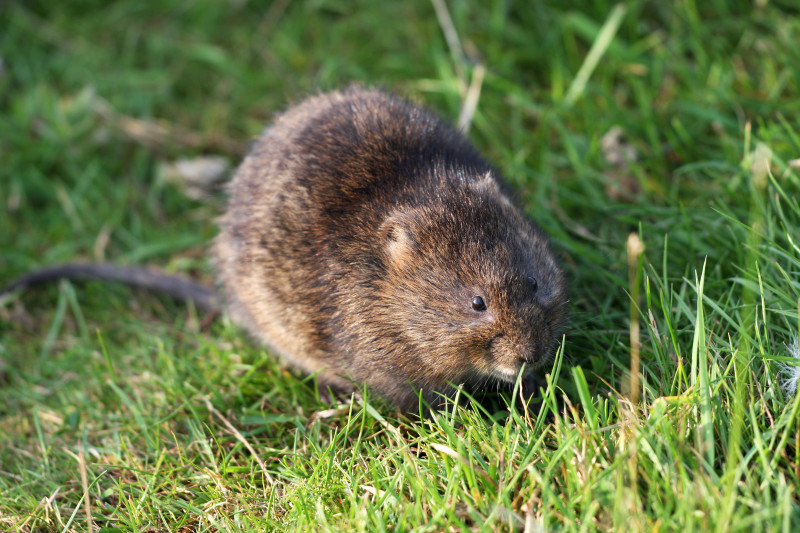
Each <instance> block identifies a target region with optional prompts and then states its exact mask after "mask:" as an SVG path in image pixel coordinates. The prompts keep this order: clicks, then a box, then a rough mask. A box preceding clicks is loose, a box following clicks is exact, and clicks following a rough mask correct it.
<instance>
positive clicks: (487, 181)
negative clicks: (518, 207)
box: [470, 171, 512, 207]
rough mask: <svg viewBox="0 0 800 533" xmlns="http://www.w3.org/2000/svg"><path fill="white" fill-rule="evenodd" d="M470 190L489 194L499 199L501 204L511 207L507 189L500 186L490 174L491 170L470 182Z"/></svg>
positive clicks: (482, 194)
mask: <svg viewBox="0 0 800 533" xmlns="http://www.w3.org/2000/svg"><path fill="white" fill-rule="evenodd" d="M470 187H472V190H474V191H475V192H477V193H478V194H479V195H481V196H484V195H485V196H490V197H494V198H496V199H497V200H499V201H500V202H501V203H502V204H503V205H505V206H507V207H511V206H512V203H511V200H510V199H509V197H508V194H507V191H505V190H504V188H503V187H501V185H500V183H499V182H498V181H497V178H495V177H494V176H493V175H492V172H491V171H489V172H486V173H485V174H484V175H483V176H481V177H480V178H478V179H477V180H475V181H473V182H471V183H470Z"/></svg>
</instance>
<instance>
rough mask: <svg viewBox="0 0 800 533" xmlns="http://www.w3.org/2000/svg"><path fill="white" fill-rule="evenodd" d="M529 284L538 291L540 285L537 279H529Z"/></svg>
mask: <svg viewBox="0 0 800 533" xmlns="http://www.w3.org/2000/svg"><path fill="white" fill-rule="evenodd" d="M528 283H529V284H530V286H531V289H533V290H536V289H537V288H539V283H538V282H537V281H536V278H532V277H530V276H529V277H528Z"/></svg>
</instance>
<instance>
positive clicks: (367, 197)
mask: <svg viewBox="0 0 800 533" xmlns="http://www.w3.org/2000/svg"><path fill="white" fill-rule="evenodd" d="M229 194H230V199H229V205H228V209H227V213H226V214H225V215H224V216H223V217H222V219H221V233H220V235H219V237H218V238H217V240H216V243H215V246H214V256H215V264H216V269H217V272H218V278H219V281H220V283H221V284H222V285H223V287H224V290H225V293H226V297H227V300H228V306H229V310H230V313H231V314H232V316H233V318H234V319H235V320H236V321H238V322H239V323H240V324H242V325H243V326H244V327H245V329H247V330H248V331H249V332H250V333H251V334H252V335H253V336H254V337H256V338H257V339H259V340H260V341H262V342H263V343H264V344H266V345H267V346H268V347H270V348H271V349H273V350H274V351H275V352H277V353H278V354H280V355H281V356H283V357H284V358H285V359H286V360H287V361H289V362H290V363H291V364H293V365H295V366H297V367H300V368H302V369H304V370H305V371H308V372H318V373H319V374H318V378H319V380H320V383H321V384H322V385H323V386H331V387H332V388H333V389H334V390H348V389H350V390H352V386H353V384H361V383H366V384H367V385H368V386H369V387H371V388H372V389H373V390H374V391H376V392H378V393H380V394H381V395H383V396H385V397H387V398H388V399H390V400H391V401H392V402H394V403H395V405H397V406H398V407H399V408H401V409H404V410H414V409H415V408H416V407H417V405H418V399H417V395H416V392H415V391H416V390H422V391H423V397H424V398H425V400H427V401H428V402H430V403H437V402H438V394H437V393H442V394H445V395H448V394H451V393H452V391H453V389H452V387H451V385H459V384H465V385H468V386H472V387H480V386H484V385H486V384H489V383H492V384H493V383H496V382H502V383H513V381H514V379H515V377H516V374H518V372H519V370H520V368H521V366H522V363H523V362H525V363H527V367H528V368H537V367H541V366H542V365H543V364H545V363H546V362H547V361H549V360H550V357H551V354H552V351H553V349H554V346H555V344H556V341H557V336H558V332H559V329H560V326H561V323H562V320H563V316H564V308H565V304H566V291H565V280H564V276H563V273H562V271H561V268H560V267H559V265H558V262H557V260H556V258H555V256H554V255H553V252H552V251H551V249H550V246H549V243H548V238H547V236H546V235H545V234H544V232H543V231H542V230H541V229H539V228H538V227H537V226H536V225H534V224H533V223H531V222H529V221H527V220H525V219H524V218H523V217H522V215H521V213H520V211H519V210H518V209H517V208H516V207H515V206H514V205H513V203H512V202H511V201H510V200H509V198H508V196H507V195H506V193H505V192H504V189H503V185H502V184H501V182H500V181H499V178H498V175H497V173H496V172H495V171H494V170H493V169H492V168H491V167H490V166H489V164H488V163H486V162H485V161H484V159H483V158H481V156H480V155H478V154H477V152H476V151H475V150H474V149H473V148H472V147H471V146H470V144H469V143H468V142H467V141H466V140H465V139H464V138H463V137H462V136H461V135H460V134H458V133H456V132H455V131H454V130H452V129H451V128H450V127H449V126H447V125H445V124H444V123H443V122H441V121H440V120H439V119H438V118H437V117H436V116H435V115H434V114H432V113H430V112H429V111H427V110H425V109H423V108H421V107H418V106H416V105H414V104H411V103H409V102H406V101H405V100H402V99H399V98H396V97H393V96H390V95H388V94H385V93H383V92H380V91H376V90H367V89H362V88H357V87H354V88H351V89H349V90H347V91H342V92H331V93H328V94H322V95H319V96H315V97H312V98H309V99H308V100H306V101H304V102H302V103H300V104H299V105H297V106H295V107H292V108H290V109H289V110H288V111H286V112H285V113H283V114H282V115H280V116H279V117H278V118H277V119H276V120H275V122H274V124H273V125H272V126H271V127H270V128H269V129H267V130H266V132H265V133H264V134H263V135H262V136H261V138H260V139H258V141H257V142H256V143H255V145H254V147H253V149H252V151H251V152H250V154H249V155H248V156H247V158H246V159H245V160H244V162H243V163H242V165H241V167H240V168H239V170H238V172H237V174H236V176H235V177H234V179H233V181H232V182H231V184H230V188H229ZM529 278H535V280H536V282H537V285H538V287H534V286H533V285H532V282H531V281H530V279H529ZM476 295H479V296H481V297H482V298H483V299H484V301H485V304H486V309H485V310H475V309H473V307H472V298H473V297H474V296H476Z"/></svg>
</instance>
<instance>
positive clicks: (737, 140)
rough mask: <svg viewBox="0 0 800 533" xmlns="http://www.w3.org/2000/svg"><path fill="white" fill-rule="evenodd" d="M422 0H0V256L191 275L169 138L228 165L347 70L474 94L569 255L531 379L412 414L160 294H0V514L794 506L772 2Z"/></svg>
mask: <svg viewBox="0 0 800 533" xmlns="http://www.w3.org/2000/svg"><path fill="white" fill-rule="evenodd" d="M447 4H448V5H447V6H445V4H444V2H441V1H440V0H435V1H433V2H430V3H429V2H427V1H424V0H419V1H414V2H371V1H366V0H358V1H353V2H341V1H337V0H307V1H306V0H303V1H294V2H289V1H287V0H276V1H274V2H272V3H268V2H245V1H241V0H236V1H230V2H218V1H216V0H196V1H193V2H178V1H168V0H160V1H152V2H134V1H130V0H120V1H117V2H111V3H108V2H92V1H88V0H87V1H85V2H44V1H37V0H28V1H26V2H11V3H8V4H6V5H5V6H3V8H2V9H0V28H2V29H1V30H0V61H2V63H0V201H1V202H2V205H1V206H0V228H1V229H0V284H4V283H6V282H8V281H9V280H11V279H12V278H13V277H15V276H17V275H19V274H21V273H23V272H26V271H28V270H30V269H34V268H36V267H39V266H43V265H49V264H55V263H61V262H68V261H76V260H99V259H106V260H110V261H114V262H118V263H123V264H144V265H153V266H158V267H161V268H163V269H165V270H167V271H170V272H178V273H182V274H185V275H191V276H193V277H195V278H197V279H200V280H203V281H210V279H211V273H210V272H211V269H210V265H209V264H208V261H207V259H206V251H207V249H208V244H209V241H210V240H211V239H212V238H213V236H214V234H215V231H216V230H215V226H214V217H215V216H216V214H217V213H219V212H220V210H221V208H222V205H223V199H222V195H221V194H220V193H219V191H217V192H215V193H212V194H209V195H207V196H206V197H203V198H201V199H199V200H198V199H191V198H189V197H187V196H186V195H184V193H183V192H182V190H181V188H180V187H178V186H176V185H174V184H172V183H170V182H168V181H165V180H162V179H160V175H161V174H162V172H161V171H162V170H163V168H164V165H165V164H167V163H170V162H173V161H175V160H178V159H182V158H195V157H198V156H201V155H223V156H225V157H227V158H228V160H229V161H230V162H231V164H233V165H235V164H236V162H237V161H238V159H239V158H240V156H241V154H242V152H243V151H244V150H245V149H246V145H247V141H248V139H250V138H252V137H253V136H254V135H257V134H258V132H259V131H260V130H261V128H262V127H263V126H264V124H266V123H267V122H268V121H269V119H270V117H271V116H272V115H273V114H274V113H275V112H276V111H278V110H280V109H282V108H284V107H285V105H286V103H287V102H292V101H297V100H299V99H301V98H302V97H303V95H305V94H308V93H310V92H313V91H315V90H317V89H318V88H321V89H327V88H332V87H338V86H342V85H345V84H348V83H350V82H352V81H357V82H361V83H365V84H369V85H375V84H378V85H383V86H386V87H390V88H392V89H394V90H396V91H398V92H400V93H402V94H405V95H407V96H409V97H412V98H414V99H418V100H421V101H424V102H426V103H428V104H430V105H431V106H434V107H435V108H437V109H438V110H440V112H441V113H442V114H443V115H444V116H447V117H450V118H451V119H452V120H453V121H456V120H457V119H458V117H459V115H460V113H461V110H462V107H463V104H464V102H465V100H468V98H467V96H468V95H473V96H479V97H478V99H477V107H476V109H475V112H474V115H472V116H471V119H472V120H471V127H470V132H469V135H470V137H471V139H473V140H474V142H475V143H476V144H477V145H478V146H479V148H480V149H481V150H482V151H483V152H484V153H485V154H486V155H487V156H488V157H489V158H490V159H491V160H492V161H493V163H495V164H496V165H497V166H498V168H499V169H501V170H502V172H503V173H504V174H505V175H506V176H507V177H508V179H509V180H510V181H511V182H512V184H513V185H514V186H515V188H516V189H517V190H518V191H519V193H520V198H521V199H522V201H523V203H524V205H525V206H526V209H527V211H528V213H529V214H530V215H531V216H532V217H533V218H535V219H536V220H538V221H539V222H540V223H541V224H542V225H543V226H544V227H545V228H546V229H547V230H548V231H549V232H550V234H551V235H552V236H553V239H554V241H555V243H556V245H557V247H558V249H559V251H560V252H561V253H562V255H563V258H564V265H565V267H566V269H567V271H568V274H569V277H570V279H571V288H570V293H571V317H570V323H569V327H568V328H567V330H566V331H565V337H564V342H563V345H562V347H561V350H560V351H559V357H558V359H557V364H556V365H555V367H554V369H553V371H552V373H551V374H550V376H551V377H550V379H549V381H548V384H549V385H548V387H547V390H546V391H543V399H542V403H541V407H537V408H532V409H530V410H529V411H527V412H526V411H524V410H522V409H520V406H519V405H515V404H514V402H512V401H511V400H510V397H501V398H499V399H497V398H495V399H491V398H490V399H483V400H482V401H479V402H475V403H470V404H469V405H466V406H464V407H458V408H452V409H451V410H449V411H447V412H442V413H440V414H438V415H436V416H433V417H431V418H429V419H426V420H423V421H419V420H410V419H407V418H403V417H400V416H399V415H398V414H396V413H394V412H393V411H392V410H391V409H390V408H388V407H387V406H386V405H384V404H382V403H381V402H380V401H379V400H376V399H372V398H367V400H366V401H363V400H358V399H357V400H353V401H352V402H350V403H348V404H343V405H331V404H327V403H325V402H324V401H322V400H320V399H319V395H318V393H317V391H316V388H315V383H314V380H313V378H308V377H305V376H302V375H299V374H296V373H294V372H292V371H289V370H286V369H285V368H284V367H283V366H282V365H281V364H280V362H278V361H276V360H275V359H274V358H273V357H272V356H270V355H269V354H268V353H265V352H264V350H263V349H262V348H260V347H258V346H255V345H254V344H253V343H251V342H250V341H249V340H248V339H247V338H245V336H244V335H243V333H242V332H241V331H240V330H238V329H237V328H235V327H234V326H233V325H232V324H231V323H230V322H229V321H228V320H227V319H225V318H223V319H222V320H219V321H217V322H215V323H213V324H210V325H209V324H206V323H205V322H204V320H203V318H204V317H202V316H198V314H197V313H196V312H194V310H192V309H191V308H188V309H187V307H186V306H183V305H181V304H178V303H175V302H172V301H169V300H165V299H164V298H159V297H157V296H152V295H147V294H143V293H141V292H137V291H135V290H130V289H128V288H125V287H121V286H117V285H113V284H111V285H110V284H102V283H89V284H85V285H83V284H82V285H77V284H75V285H73V284H70V283H66V282H63V283H59V284H55V285H53V286H50V287H47V288H43V289H38V290H35V291H31V292H29V293H26V294H24V295H14V296H12V297H10V298H7V299H5V301H4V302H3V303H0V528H7V529H9V530H17V529H19V530H22V531H85V530H87V529H90V528H94V530H97V529H100V528H102V530H104V531H218V530H221V531H229V530H231V531H237V530H254V531H260V530H282V529H286V530H298V529H299V530H303V529H305V530H343V531H351V530H369V531H375V530H393V531H406V530H411V529H414V530H417V531H440V530H448V531H450V530H497V531H506V530H525V531H543V530H552V529H564V530H570V531H573V530H574V531H609V530H618V531H697V530H702V531H706V530H709V531H710V530H717V531H740V530H756V531H785V532H788V531H798V530H800V497H799V496H798V482H799V481H800V421H799V420H800V419H799V418H798V409H800V395H797V394H792V393H791V391H790V390H788V389H784V388H783V387H782V383H783V381H782V371H783V370H784V365H787V366H786V368H788V369H789V371H790V372H795V375H796V372H797V370H798V367H797V366H796V365H797V361H796V359H793V358H792V353H794V356H795V357H797V355H798V354H797V348H796V346H797V345H796V344H795V345H794V346H795V348H794V351H792V349H791V346H792V342H793V339H796V337H797V334H798V329H799V328H800V319H799V318H798V301H800V231H798V228H799V227H800V205H799V204H798V186H800V181H799V180H800V120H798V117H800V68H798V67H799V66H800V47H798V46H797V43H798V42H800V11H798V7H797V5H796V3H795V2H792V1H789V0H783V1H770V0H756V1H751V0H730V1H729V0H711V1H707V2H695V1H693V0H671V1H668V2H647V1H644V0H641V1H636V0H634V1H631V2H627V3H623V4H615V3H614V2H611V1H608V0H597V1H595V2H591V3H587V2H575V1H568V2H555V1H541V2H504V1H492V2H456V1H450V2H447ZM590 4H591V5H590ZM437 7H438V8H439V10H438V15H437ZM442 7H445V8H446V9H442ZM449 20H451V21H452V25H450V24H449V23H448V21H449ZM470 88H471V89H470ZM477 89H480V93H478V92H477ZM467 115H469V113H467ZM614 128H616V129H614ZM632 233H633V234H634V235H635V236H636V237H638V240H637V239H636V238H631V240H630V241H629V236H630V235H631V234H632ZM639 244H641V245H643V246H644V251H643V253H641V246H639ZM637 332H638V334H637ZM632 348H633V349H632ZM793 365H794V366H793ZM637 367H638V368H640V372H635V369H636V368H637ZM631 368H633V369H634V373H633V377H634V379H632V374H631ZM637 376H638V379H636V377H637ZM631 383H633V388H632V387H631ZM89 516H90V517H91V522H92V523H91V525H90V524H89V523H88V520H89V518H88V517H89Z"/></svg>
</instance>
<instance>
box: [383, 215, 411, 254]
mask: <svg viewBox="0 0 800 533" xmlns="http://www.w3.org/2000/svg"><path fill="white" fill-rule="evenodd" d="M411 228H412V224H411V214H410V213H409V212H407V211H395V212H394V213H392V214H391V215H389V216H388V217H386V219H385V220H384V221H383V223H382V224H381V227H380V230H379V234H380V237H381V243H382V245H383V251H384V253H385V254H386V257H387V259H388V260H389V261H390V262H391V263H393V264H395V265H397V266H402V265H403V264H406V263H407V262H408V261H409V260H410V259H411V254H412V253H413V252H414V250H415V249H416V248H417V241H416V238H415V236H414V234H413V232H412V230H411Z"/></svg>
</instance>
